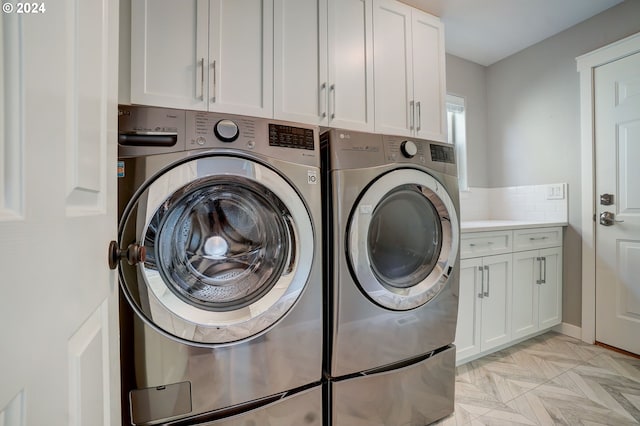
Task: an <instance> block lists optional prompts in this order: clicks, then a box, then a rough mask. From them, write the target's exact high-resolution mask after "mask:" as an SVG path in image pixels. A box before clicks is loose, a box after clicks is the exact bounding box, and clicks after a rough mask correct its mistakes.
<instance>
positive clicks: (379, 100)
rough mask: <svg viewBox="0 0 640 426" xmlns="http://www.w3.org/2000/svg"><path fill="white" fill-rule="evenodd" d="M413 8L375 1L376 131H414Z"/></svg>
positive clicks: (405, 132)
mask: <svg viewBox="0 0 640 426" xmlns="http://www.w3.org/2000/svg"><path fill="white" fill-rule="evenodd" d="M411 10H412V8H411V7H409V6H407V5H405V4H403V3H399V2H396V1H393V0H375V1H374V12H373V23H374V27H375V31H374V39H373V43H374V44H373V46H374V74H375V93H376V97H375V110H376V114H375V120H376V121H375V123H376V124H375V131H376V133H390V134H394V135H407V136H409V135H412V134H413V133H414V128H415V123H414V121H415V120H414V117H415V101H414V97H413V66H412V61H413V58H412V56H413V47H412V44H411Z"/></svg>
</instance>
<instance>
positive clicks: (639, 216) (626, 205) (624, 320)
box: [594, 53, 640, 354]
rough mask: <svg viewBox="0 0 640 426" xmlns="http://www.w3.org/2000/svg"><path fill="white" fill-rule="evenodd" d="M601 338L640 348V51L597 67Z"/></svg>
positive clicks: (630, 348)
mask: <svg viewBox="0 0 640 426" xmlns="http://www.w3.org/2000/svg"><path fill="white" fill-rule="evenodd" d="M594 90H595V91H594V97H595V139H596V143H595V147H596V148H595V155H596V161H595V163H596V169H595V171H596V223H597V224H596V340H597V341H599V342H602V343H606V344H608V345H611V346H615V347H618V348H621V349H624V350H627V351H630V352H633V353H636V354H640V167H639V166H638V164H640V53H636V54H635V55H632V56H628V57H625V58H623V59H619V60H617V61H615V62H611V63H609V64H606V65H603V66H600V67H598V68H596V69H595V88H594Z"/></svg>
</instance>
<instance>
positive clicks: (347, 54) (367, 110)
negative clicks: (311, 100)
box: [327, 0, 374, 132]
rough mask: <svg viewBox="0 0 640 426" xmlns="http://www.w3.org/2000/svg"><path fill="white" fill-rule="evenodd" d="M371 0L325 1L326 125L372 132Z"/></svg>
mask: <svg viewBox="0 0 640 426" xmlns="http://www.w3.org/2000/svg"><path fill="white" fill-rule="evenodd" d="M372 6H373V4H372V0H329V11H328V14H329V18H328V25H329V27H328V61H329V80H328V83H327V95H328V98H327V113H328V116H329V117H328V118H329V122H328V124H329V126H331V127H340V128H346V129H351V130H360V131H370V132H372V131H374V125H373V122H374V98H373V11H372Z"/></svg>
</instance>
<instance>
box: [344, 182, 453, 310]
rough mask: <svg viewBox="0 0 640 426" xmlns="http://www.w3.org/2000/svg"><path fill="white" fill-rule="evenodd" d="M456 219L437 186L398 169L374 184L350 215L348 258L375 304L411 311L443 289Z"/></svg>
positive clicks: (438, 184) (451, 256) (450, 259)
mask: <svg viewBox="0 0 640 426" xmlns="http://www.w3.org/2000/svg"><path fill="white" fill-rule="evenodd" d="M458 234H459V227H458V217H457V214H456V210H455V206H454V203H453V201H452V200H451V197H450V196H449V194H448V193H447V191H446V190H445V188H444V187H443V186H442V184H441V183H440V182H438V181H437V180H435V179H434V178H433V177H432V176H430V175H429V174H427V173H425V172H421V171H419V170H415V169H397V170H393V171H391V172H389V173H387V174H385V175H382V176H381V177H379V178H378V179H377V180H375V181H374V182H373V183H372V184H371V185H370V186H369V187H368V188H367V189H366V190H365V192H364V193H363V194H362V195H361V197H360V198H359V200H358V202H357V203H356V205H355V207H354V209H353V210H352V212H351V217H350V220H349V226H348V229H347V236H348V237H347V238H348V241H347V249H348V253H347V257H348V259H349V261H350V266H351V270H352V271H353V273H354V275H355V278H356V280H357V282H358V284H359V286H360V288H361V289H362V291H363V292H364V293H365V294H366V295H367V296H368V297H369V298H370V299H371V300H373V301H374V302H375V303H377V304H379V305H381V306H383V307H385V308H388V309H393V310H409V309H413V308H416V307H418V306H421V305H423V304H425V303H427V302H428V301H429V300H431V299H432V298H434V297H435V296H436V295H437V294H438V293H439V292H440V290H442V288H443V287H444V286H445V284H446V282H447V279H448V277H449V273H450V271H451V268H452V267H453V265H454V263H455V260H456V257H457V255H458V240H459V235H458Z"/></svg>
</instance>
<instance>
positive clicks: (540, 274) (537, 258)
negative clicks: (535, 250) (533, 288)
mask: <svg viewBox="0 0 640 426" xmlns="http://www.w3.org/2000/svg"><path fill="white" fill-rule="evenodd" d="M536 262H538V267H539V268H538V277H539V279H537V280H536V284H542V283H544V281H543V279H542V258H541V257H536Z"/></svg>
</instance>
